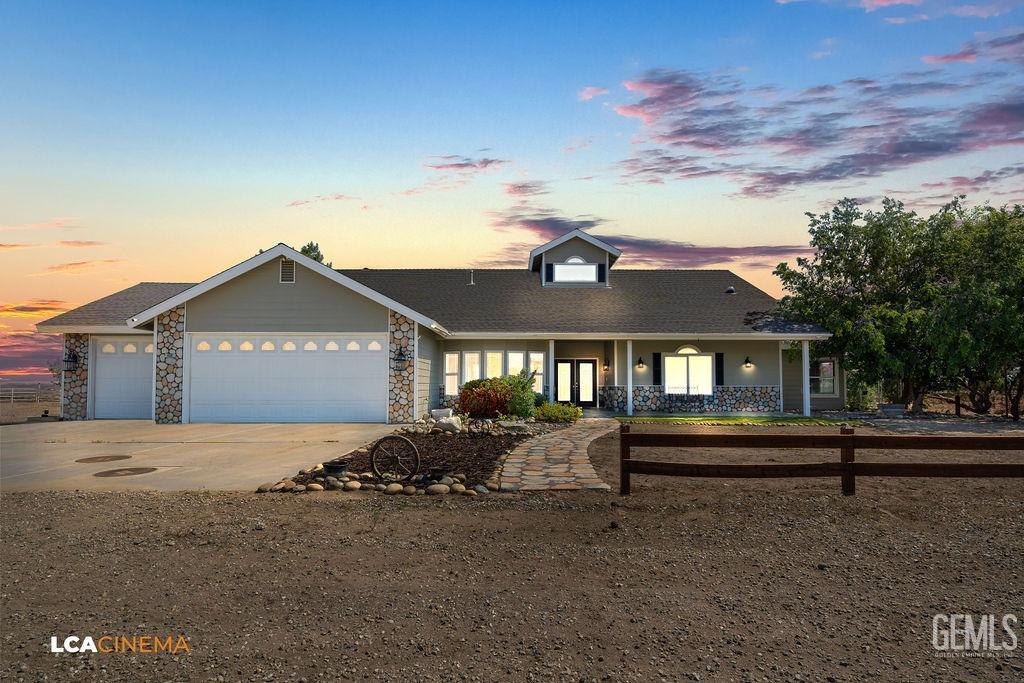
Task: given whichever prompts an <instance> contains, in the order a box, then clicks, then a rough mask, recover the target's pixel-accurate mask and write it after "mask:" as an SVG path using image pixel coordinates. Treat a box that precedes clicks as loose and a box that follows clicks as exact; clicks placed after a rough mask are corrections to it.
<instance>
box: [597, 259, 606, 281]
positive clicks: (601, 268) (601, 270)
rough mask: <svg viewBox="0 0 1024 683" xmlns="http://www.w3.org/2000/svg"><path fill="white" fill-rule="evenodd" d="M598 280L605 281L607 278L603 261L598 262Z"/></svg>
mask: <svg viewBox="0 0 1024 683" xmlns="http://www.w3.org/2000/svg"><path fill="white" fill-rule="evenodd" d="M597 281H598V282H604V281H605V279H604V264H603V263H598V264H597Z"/></svg>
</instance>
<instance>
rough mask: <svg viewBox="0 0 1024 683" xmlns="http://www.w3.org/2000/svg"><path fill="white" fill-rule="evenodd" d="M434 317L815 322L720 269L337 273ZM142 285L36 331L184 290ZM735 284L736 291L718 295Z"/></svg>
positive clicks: (701, 324) (692, 323) (121, 316)
mask: <svg viewBox="0 0 1024 683" xmlns="http://www.w3.org/2000/svg"><path fill="white" fill-rule="evenodd" d="M338 272H339V273H341V274H342V275H346V276H348V277H350V278H352V279H353V280H356V281H357V282H361V283H362V284H364V285H366V286H368V287H370V288H372V289H374V290H376V291H378V292H380V293H381V294H384V295H385V296H387V297H390V298H392V299H394V300H395V301H398V302H400V303H402V304H405V305H406V306H408V307H409V308H411V309H413V310H414V311H417V312H419V313H422V314H423V315H425V316H428V317H429V318H432V319H433V320H436V321H437V322H439V323H440V324H441V325H443V326H444V327H445V328H446V329H447V330H449V331H450V332H508V333H528V332H538V333H539V332H553V333H580V334H587V333H590V334H599V333H671V334H683V333H693V334H737V333H749V332H767V333H774V334H786V333H793V334H809V333H810V334H814V333H823V332H824V331H825V330H824V329H822V328H821V327H819V326H817V325H809V324H801V323H789V322H786V321H781V320H777V319H774V318H770V317H765V316H764V314H765V313H766V312H767V311H770V310H771V309H772V308H773V306H774V305H775V299H774V298H772V297H771V296H770V295H768V294H766V293H765V292H762V291H761V290H760V289H758V288H756V287H754V286H753V285H752V284H750V283H749V282H747V281H746V280H744V279H742V278H740V277H739V276H737V275H735V274H734V273H732V272H730V271H728V270H620V269H613V270H612V271H611V272H610V274H609V284H610V285H611V286H610V287H572V288H568V287H542V286H541V284H540V277H539V275H538V274H537V273H534V272H531V271H529V270H526V269H523V270H513V269H491V270H487V269H475V270H474V271H473V280H474V283H475V284H472V285H470V284H469V278H470V271H469V269H467V268H460V269H448V270H445V269H442V270H438V269H396V270H369V269H362V270H339V271H338ZM192 284H193V283H188V282H142V283H140V284H137V285H135V286H134V287H129V288H128V289H125V290H122V291H120V292H116V293H114V294H111V295H110V296H106V297H104V298H102V299H99V300H98V301H93V302H92V303H89V304H86V305H84V306H81V307H79V308H76V309H74V310H71V311H68V312H67V313H63V314H61V315H58V316H56V317H54V318H50V319H49V320H47V321H45V322H43V323H40V326H41V327H72V326H78V325H116V326H120V325H124V324H125V320H126V319H128V318H129V317H131V316H133V315H135V314H137V313H139V312H141V311H144V310H146V309H148V308H150V307H152V306H155V305H157V304H159V303H160V302H162V301H165V300H167V299H169V298H170V297H172V296H174V295H176V294H178V293H180V292H182V291H184V290H186V289H188V288H189V287H191V286H192ZM729 287H733V288H734V290H735V293H732V294H729V293H726V290H727V289H728V288H729Z"/></svg>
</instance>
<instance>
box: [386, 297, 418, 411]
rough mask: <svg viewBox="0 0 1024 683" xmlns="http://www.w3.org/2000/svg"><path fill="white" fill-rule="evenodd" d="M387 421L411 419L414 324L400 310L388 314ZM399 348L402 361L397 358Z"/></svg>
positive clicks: (413, 400)
mask: <svg viewBox="0 0 1024 683" xmlns="http://www.w3.org/2000/svg"><path fill="white" fill-rule="evenodd" d="M388 330H389V332H390V334H389V342H388V358H389V360H388V362H389V363H390V373H389V379H388V420H389V421H390V422H413V421H415V419H416V416H415V415H413V411H414V402H415V393H416V387H415V382H414V376H415V367H416V323H414V322H413V321H412V320H409V318H406V317H405V316H404V315H402V314H401V313H395V312H394V311H389V313H388ZM399 351H401V352H403V353H404V354H405V360H398V359H396V356H397V355H398V353H399Z"/></svg>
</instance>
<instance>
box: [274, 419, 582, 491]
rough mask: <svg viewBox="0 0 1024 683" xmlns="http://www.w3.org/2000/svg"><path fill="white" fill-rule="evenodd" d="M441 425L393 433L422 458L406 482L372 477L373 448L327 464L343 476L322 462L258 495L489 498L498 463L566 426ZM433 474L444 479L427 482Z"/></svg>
mask: <svg viewBox="0 0 1024 683" xmlns="http://www.w3.org/2000/svg"><path fill="white" fill-rule="evenodd" d="M440 423H441V424H442V425H443V427H444V428H442V427H438V426H437V424H438V421H435V420H433V419H425V420H419V421H418V422H417V423H416V424H413V425H409V426H407V427H402V428H400V429H397V430H395V432H394V433H395V434H397V435H400V436H404V437H405V438H407V439H409V440H410V441H412V443H413V444H414V445H415V446H416V449H417V450H418V451H419V454H420V469H419V473H418V474H417V475H415V476H414V477H412V478H410V479H409V480H407V481H400V482H392V481H388V480H384V479H380V478H378V477H376V476H374V474H373V468H372V465H371V462H370V449H371V448H372V447H373V444H372V443H370V444H366V445H365V446H363V447H361V448H357V449H356V450H354V451H352V452H350V453H347V454H345V455H343V456H341V457H339V458H335V459H334V460H330V461H326V462H327V463H344V464H345V465H347V468H348V472H347V474H346V475H345V476H338V477H332V476H325V474H324V463H319V464H317V465H314V466H312V467H311V468H309V469H305V470H300V471H299V472H298V473H297V474H296V475H295V476H292V477H288V478H285V479H282V480H280V481H278V482H268V483H265V484H262V485H260V487H259V488H258V489H257V492H258V493H314V492H319V491H341V492H370V493H383V494H385V495H407V496H414V495H442V494H460V495H465V496H470V497H472V496H478V495H487V494H488V493H490V492H493V491H498V490H499V488H500V484H501V482H500V480H499V471H500V465H501V462H502V460H503V459H504V457H505V456H506V455H508V453H510V452H511V451H512V450H513V449H515V447H516V446H517V445H519V444H520V443H521V442H523V441H526V440H527V439H530V438H533V437H534V436H537V435H540V434H546V433H548V432H552V431H555V430H558V429H562V428H564V427H565V426H566V425H558V424H547V423H540V422H525V421H502V422H496V421H492V420H470V421H469V422H468V424H463V423H462V421H461V420H459V419H458V418H447V419H445V420H441V421H440ZM432 470H443V471H444V473H445V475H444V476H436V477H431V472H432Z"/></svg>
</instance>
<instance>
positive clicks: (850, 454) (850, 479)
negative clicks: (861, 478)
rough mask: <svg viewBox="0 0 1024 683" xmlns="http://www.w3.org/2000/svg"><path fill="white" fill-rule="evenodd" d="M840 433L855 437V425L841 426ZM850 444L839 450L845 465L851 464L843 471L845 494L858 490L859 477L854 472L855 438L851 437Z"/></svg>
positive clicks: (840, 459) (840, 457)
mask: <svg viewBox="0 0 1024 683" xmlns="http://www.w3.org/2000/svg"><path fill="white" fill-rule="evenodd" d="M839 433H840V434H842V435H844V436H849V437H853V427H840V428H839ZM849 444H850V445H848V446H843V447H842V448H841V449H840V450H839V461H840V462H842V463H843V464H844V465H849V467H847V468H846V469H845V470H844V471H843V495H844V496H852V495H854V494H855V493H856V492H857V479H856V476H855V475H854V473H853V458H854V446H853V438H851V439H850V441H849Z"/></svg>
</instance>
